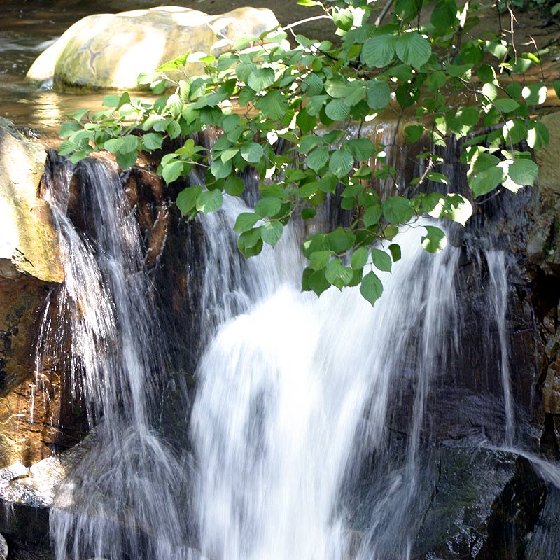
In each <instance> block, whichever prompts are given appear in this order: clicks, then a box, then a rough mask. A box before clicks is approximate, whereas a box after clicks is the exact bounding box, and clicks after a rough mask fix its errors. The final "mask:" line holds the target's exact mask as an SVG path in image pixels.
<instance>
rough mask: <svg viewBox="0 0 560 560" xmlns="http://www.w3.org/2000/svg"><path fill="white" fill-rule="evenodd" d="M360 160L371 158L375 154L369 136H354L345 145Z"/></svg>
mask: <svg viewBox="0 0 560 560" xmlns="http://www.w3.org/2000/svg"><path fill="white" fill-rule="evenodd" d="M345 147H346V148H347V149H348V150H349V151H350V153H351V154H352V155H353V156H354V158H355V159H357V160H358V161H363V160H366V159H369V158H370V157H372V156H373V144H372V143H371V140H368V139H367V138H353V139H352V140H349V141H348V142H347V143H346V146H345Z"/></svg>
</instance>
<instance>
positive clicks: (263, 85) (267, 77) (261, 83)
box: [247, 68, 274, 92]
mask: <svg viewBox="0 0 560 560" xmlns="http://www.w3.org/2000/svg"><path fill="white" fill-rule="evenodd" d="M273 83H274V70H273V69H272V68H259V69H257V70H254V71H253V72H251V73H250V74H249V77H248V80H247V85H248V86H249V87H250V88H251V89H252V90H253V91H256V92H259V91H262V90H263V89H267V88H269V87H270V86H271V85H272V84H273Z"/></svg>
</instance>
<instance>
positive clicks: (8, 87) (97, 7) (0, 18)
mask: <svg viewBox="0 0 560 560" xmlns="http://www.w3.org/2000/svg"><path fill="white" fill-rule="evenodd" d="M164 4H173V5H180V6H184V7H188V8H193V9H197V10H201V11H204V12H207V13H212V14H215V13H223V12H227V11H229V10H232V9H234V8H237V7H239V6H244V5H247V4H250V5H252V6H255V7H268V8H272V9H273V10H274V12H275V14H276V16H277V18H278V20H279V21H280V22H282V23H286V22H288V21H293V20H294V19H302V18H303V17H307V16H309V15H312V14H313V13H314V12H313V10H311V11H310V10H308V9H305V8H302V7H300V6H296V5H295V1H294V2H285V3H280V5H278V3H274V2H273V1H271V0H252V1H250V2H248V1H247V0H172V1H165V0H159V1H158V0H118V1H111V0H0V117H4V118H7V119H10V120H11V121H13V122H14V123H15V124H16V125H18V126H28V127H31V128H32V129H34V130H35V131H37V132H38V133H39V134H41V135H42V136H46V137H47V138H55V137H56V135H57V134H56V131H57V129H58V127H59V125H60V123H61V122H62V121H63V120H64V115H65V114H67V113H69V112H71V111H73V110H76V109H79V108H81V107H91V108H96V107H97V106H99V105H100V103H101V100H102V98H103V95H101V94H92V93H88V94H81V95H80V94H76V93H57V92H53V91H51V90H50V89H48V88H45V87H41V85H40V84H36V83H30V82H28V81H27V80H26V79H25V74H26V73H27V70H28V69H29V67H30V66H31V64H32V62H33V61H34V60H35V58H36V57H37V56H38V55H39V54H40V53H41V51H43V50H44V49H45V48H46V47H48V45H49V44H50V43H51V42H53V41H54V40H55V39H56V38H57V37H59V36H60V35H62V33H64V31H66V29H68V27H70V25H72V24H73V23H75V22H76V21H78V20H79V19H81V18H82V17H85V16H87V15H90V14H95V13H115V12H122V11H125V10H129V9H138V8H149V7H153V6H158V5H164ZM319 23H321V22H319ZM326 30H327V28H325V25H324V24H322V25H321V26H319V28H315V27H313V25H312V26H311V28H306V31H307V32H309V33H310V34H312V35H322V34H324V33H325V31H326Z"/></svg>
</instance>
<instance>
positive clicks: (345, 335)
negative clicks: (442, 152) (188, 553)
mask: <svg viewBox="0 0 560 560" xmlns="http://www.w3.org/2000/svg"><path fill="white" fill-rule="evenodd" d="M231 204H232V203H231ZM236 204H239V203H236ZM231 210H233V208H230V209H229V210H226V212H228V211H231ZM213 219H215V218H212V220H213ZM230 222H231V219H230ZM206 227H209V228H212V227H213V225H211V224H210V222H207V223H206ZM230 227H231V225H230ZM213 233H214V234H215V230H213ZM422 235H423V228H422V227H421V226H417V227H413V228H409V229H408V231H406V232H404V233H402V234H401V235H400V236H399V238H398V242H399V243H400V244H401V246H402V248H403V258H402V260H401V261H400V262H398V263H396V264H395V265H394V269H393V272H392V273H391V274H383V275H382V276H383V282H384V285H385V293H384V295H383V297H382V298H381V300H380V301H379V302H378V303H377V304H376V306H375V307H374V308H372V307H371V306H370V305H369V304H368V303H367V302H366V301H365V300H364V299H363V298H362V297H361V296H360V294H359V292H358V290H357V289H345V290H343V291H342V292H339V291H337V290H335V289H331V290H329V291H328V292H327V293H325V294H324V295H323V296H321V298H319V299H317V298H316V297H315V296H314V295H310V294H307V293H301V292H300V291H299V289H298V282H299V278H300V276H301V271H302V263H301V258H300V253H299V248H298V245H297V243H296V236H295V235H294V234H293V232H291V231H290V230H288V235H287V238H286V239H284V240H283V243H282V246H281V247H278V248H277V250H276V251H274V252H272V251H265V252H264V254H262V255H260V256H259V257H257V258H255V259H252V261H250V262H251V263H252V264H251V269H250V270H249V271H247V273H248V274H249V275H250V281H245V280H244V281H243V282H241V283H240V284H239V285H237V286H235V287H233V291H234V292H235V291H238V292H240V293H241V294H242V298H241V299H242V300H243V301H244V309H243V311H244V312H243V313H242V314H241V315H238V316H236V317H231V316H230V317H227V316H225V317H223V318H224V319H226V321H225V323H224V324H223V325H222V326H221V327H220V329H219V330H218V332H217V334H216V336H215V337H214V339H213V340H212V342H211V343H210V345H209V347H208V349H207V351H206V353H205V354H204V356H203V357H202V360H201V363H200V366H199V371H198V375H199V388H198V393H197V398H196V401H195V404H194V409H193V412H192V420H191V421H192V437H193V442H194V447H195V454H196V457H197V461H198V468H199V476H200V479H199V481H198V489H197V491H198V493H197V496H196V498H195V514H196V517H197V523H198V527H199V533H200V536H199V538H200V547H201V550H202V553H203V555H204V557H207V558H211V559H212V560H214V559H215V560H226V559H227V560H261V559H263V558H267V559H270V560H292V559H293V558H298V559H301V560H314V559H318V560H342V559H345V558H350V557H355V558H360V559H362V558H363V559H364V560H365V559H366V558H371V557H372V556H371V553H372V550H373V549H372V547H371V544H372V543H373V542H378V541H381V540H383V539H382V538H381V536H380V535H379V534H378V533H379V531H380V530H381V528H382V526H383V525H384V524H386V522H387V520H386V519H385V520H381V517H382V515H376V514H375V511H374V510H375V509H376V507H377V508H378V509H379V510H382V506H383V504H386V503H387V501H388V500H389V499H391V497H390V496H393V497H394V496H395V493H396V492H397V491H398V492H399V493H400V498H399V504H398V507H397V504H394V505H395V507H394V508H393V510H392V511H391V514H392V515H393V519H394V520H396V518H397V517H398V515H399V514H401V516H402V515H404V512H405V510H406V509H407V507H408V505H409V502H410V500H411V497H412V496H413V495H414V493H415V486H416V484H417V475H418V464H417V458H418V457H417V455H418V448H419V442H420V433H421V431H422V427H423V423H424V415H423V412H424V407H425V404H426V399H427V395H428V387H429V383H430V380H431V379H432V378H433V377H434V376H435V375H436V374H437V373H438V371H439V370H440V369H441V368H442V367H443V366H444V363H445V360H446V355H447V348H446V344H447V343H446V340H448V339H449V337H448V336H446V331H447V330H448V329H453V328H454V327H453V323H454V308H455V290H454V271H455V268H456V265H457V260H458V255H459V251H458V250H457V249H453V248H448V249H447V250H446V251H445V252H444V253H443V254H441V255H438V256H435V257H432V256H430V255H426V254H425V253H424V252H423V250H422V248H421V244H420V239H421V236H422ZM210 257H211V258H210V261H209V262H208V263H207V268H206V271H207V278H206V282H207V283H208V284H209V285H210V286H217V285H218V286H221V284H220V282H221V281H222V279H221V278H220V277H215V276H212V275H213V274H217V273H218V271H219V270H220V262H221V260H222V258H223V256H222V255H220V254H218V253H211V254H210ZM214 258H215V259H216V261H213V260H212V259H214ZM230 258H231V257H230ZM235 258H236V257H233V259H235ZM287 262H291V263H292V264H291V265H290V266H287V264H286V263H287ZM403 382H404V383H406V384H410V385H413V386H415V391H414V393H415V397H414V403H413V407H412V408H413V414H412V418H411V422H410V426H409V433H408V445H407V449H408V451H407V458H406V460H405V461H404V465H401V467H402V468H401V469H400V471H399V473H398V474H395V477H394V479H393V480H392V481H390V482H388V485H387V486H385V487H382V488H380V489H379V493H378V495H377V496H375V497H374V499H373V500H374V501H375V502H376V503H375V504H374V506H373V508H372V511H371V512H370V513H371V515H372V519H370V520H369V522H368V530H367V531H364V535H363V536H362V538H361V541H362V542H363V544H364V546H363V548H362V549H360V548H359V546H358V545H359V543H356V542H355V540H356V539H355V536H356V535H355V532H354V531H352V527H351V519H349V516H348V514H347V512H345V511H344V509H343V508H342V507H341V504H342V503H343V502H344V498H345V495H347V494H349V493H350V488H351V486H352V483H353V482H354V480H355V478H356V476H357V475H358V471H359V470H360V468H361V464H362V462H363V461H364V460H365V457H366V456H367V455H370V454H372V453H373V454H375V453H377V454H383V453H385V452H386V448H387V446H388V442H387V440H388V430H387V414H388V408H389V404H390V400H391V399H394V398H398V396H397V395H396V391H395V390H396V388H397V386H399V385H400V384H401V383H403ZM397 479H398V480H397ZM397 487H398V490H397ZM378 513H381V511H379V512H378ZM399 531H400V533H401V534H402V533H403V532H404V533H406V530H404V529H399ZM398 534H399V533H397V532H396V533H394V534H392V535H391V539H393V541H395V539H396V540H399V543H398V544H396V545H395V546H397V547H399V546H401V544H402V546H404V547H405V548H406V546H408V541H407V539H406V538H405V539H404V543H400V537H398V536H397V535H398ZM408 537H410V535H407V538H408ZM358 541H360V539H358ZM380 546H381V545H380ZM399 552H400V551H399ZM380 554H382V552H381V551H380ZM350 555H351V556H350ZM378 557H379V558H384V556H382V555H381V556H378ZM399 557H401V556H399ZM403 557H404V556H403Z"/></svg>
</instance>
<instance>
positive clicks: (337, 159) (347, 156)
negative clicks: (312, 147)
mask: <svg viewBox="0 0 560 560" xmlns="http://www.w3.org/2000/svg"><path fill="white" fill-rule="evenodd" d="M353 165H354V158H353V157H352V154H351V153H350V152H349V151H348V150H345V149H342V150H338V151H336V152H333V153H332V154H331V158H330V161H329V171H330V172H331V173H332V174H333V175H335V176H336V177H338V178H339V179H341V178H342V177H345V176H347V175H348V174H349V173H350V171H352V167H353Z"/></svg>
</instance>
